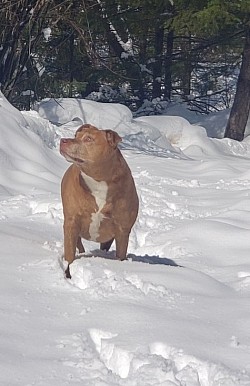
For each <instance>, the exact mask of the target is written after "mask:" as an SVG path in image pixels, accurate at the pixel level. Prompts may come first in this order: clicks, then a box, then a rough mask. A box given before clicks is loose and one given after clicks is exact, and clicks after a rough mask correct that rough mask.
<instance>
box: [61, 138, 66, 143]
mask: <svg viewBox="0 0 250 386" xmlns="http://www.w3.org/2000/svg"><path fill="white" fill-rule="evenodd" d="M60 142H61V143H67V142H68V140H67V138H61V141H60Z"/></svg>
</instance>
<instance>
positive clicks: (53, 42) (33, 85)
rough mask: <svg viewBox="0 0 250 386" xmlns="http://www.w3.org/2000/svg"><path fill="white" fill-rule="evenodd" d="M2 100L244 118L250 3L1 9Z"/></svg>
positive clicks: (74, 2) (234, 129)
mask: <svg viewBox="0 0 250 386" xmlns="http://www.w3.org/2000/svg"><path fill="white" fill-rule="evenodd" d="M0 84H1V91H2V92H3V94H4V95H5V96H6V97H7V98H8V100H9V101H10V102H11V103H12V104H13V105H15V106H16V107H18V108H19V109H26V110H29V109H30V108H32V107H33V106H34V104H35V103H36V102H38V101H40V100H42V99H44V98H60V97H70V98H71V97H74V98H89V99H92V100H96V101H101V102H118V103H122V104H125V105H127V106H128V107H129V108H130V109H131V110H132V111H134V112H136V113H137V114H140V111H143V114H144V115H145V111H146V114H161V112H162V111H163V110H164V109H165V108H166V107H167V106H168V104H169V103H172V102H176V101H178V102H179V101H183V102H185V103H187V104H188V105H189V108H190V109H192V110H195V111H197V112H199V113H203V114H208V113H210V112H212V111H219V110H223V109H226V108H231V114H230V117H229V121H228V124H227V128H226V131H225V136H227V137H230V138H233V139H236V140H242V139H243V138H244V131H245V126H246V122H247V119H248V116H249V111H250V1H249V0H230V1H227V0H1V8H0Z"/></svg>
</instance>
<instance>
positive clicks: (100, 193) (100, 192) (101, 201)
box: [81, 172, 108, 241]
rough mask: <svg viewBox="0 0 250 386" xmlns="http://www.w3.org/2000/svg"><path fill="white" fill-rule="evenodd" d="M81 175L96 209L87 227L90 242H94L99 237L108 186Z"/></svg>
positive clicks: (83, 174) (103, 182)
mask: <svg viewBox="0 0 250 386" xmlns="http://www.w3.org/2000/svg"><path fill="white" fill-rule="evenodd" d="M81 175H82V178H83V179H84V181H85V183H86V185H87V186H88V188H89V190H90V191H91V193H92V195H93V196H94V198H95V202H96V205H97V208H98V209H97V211H96V212H94V213H92V216H91V223H90V226H89V234H90V238H91V240H93V241H96V240H97V238H98V236H99V228H100V224H101V222H102V220H103V218H104V215H103V214H102V213H101V210H102V209H103V207H104V205H105V204H106V199H107V192H108V185H107V184H106V182H105V181H96V180H94V178H92V177H90V176H88V175H87V174H85V173H83V172H81Z"/></svg>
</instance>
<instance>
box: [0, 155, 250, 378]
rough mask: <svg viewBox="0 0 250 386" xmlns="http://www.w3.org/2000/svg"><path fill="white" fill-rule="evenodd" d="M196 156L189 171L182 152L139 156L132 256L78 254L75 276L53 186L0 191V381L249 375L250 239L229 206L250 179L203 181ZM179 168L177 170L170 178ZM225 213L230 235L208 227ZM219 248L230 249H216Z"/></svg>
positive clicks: (243, 220) (234, 204)
mask: <svg viewBox="0 0 250 386" xmlns="http://www.w3.org/2000/svg"><path fill="white" fill-rule="evenodd" d="M127 156H128V157H129V159H128V160H129V162H130V163H131V164H133V163H134V162H136V161H135V160H133V157H134V156H133V155H132V154H130V153H129V152H128V154H127ZM193 164H194V167H193V170H191V169H189V170H188V171H186V173H185V168H186V167H187V165H186V162H185V161H176V160H166V161H165V164H164V165H163V164H162V163H161V162H160V158H152V159H150V157H146V156H145V158H143V156H142V157H141V158H140V160H137V167H136V168H135V170H134V175H135V179H136V183H137V185H138V191H139V195H140V200H141V210H140V217H139V220H138V223H137V225H136V227H135V229H134V230H133V232H132V237H131V242H130V252H131V253H132V255H131V256H130V259H129V261H128V262H124V263H120V262H117V261H114V260H112V253H110V254H108V255H107V254H106V255H104V256H103V257H102V258H101V257H92V258H88V257H87V258H86V257H85V258H84V257H82V259H80V260H76V261H75V263H74V264H73V266H72V274H73V279H72V281H66V280H65V279H64V277H63V273H62V270H61V268H60V257H61V252H62V233H61V226H62V212H61V203H60V199H59V197H58V195H53V194H51V195H49V196H48V195H42V194H38V195H35V194H34V195H32V196H29V195H27V196H25V195H19V196H16V197H11V198H10V199H8V200H3V201H1V202H0V208H1V216H2V217H1V223H0V231H1V237H2V238H4V242H3V243H2V252H3V256H4V257H3V258H2V261H1V264H2V266H6V267H8V269H6V270H4V271H3V273H2V275H4V281H3V282H2V286H3V285H4V287H3V288H1V291H0V292H1V304H2V306H3V308H4V309H5V313H2V324H3V325H4V326H7V328H6V333H4V332H3V335H4V340H3V342H2V345H3V346H2V347H3V350H2V353H4V355H3V357H2V358H1V360H0V363H1V364H2V365H3V364H4V368H5V371H1V372H0V374H1V375H0V379H1V377H2V376H4V378H3V379H2V383H1V384H4V385H14V384H18V385H51V386H52V385H72V384H78V383H79V384H84V385H95V386H99V385H100V386H101V385H130V386H131V385H138V386H140V385H141V386H145V385H166V386H168V385H189V386H191V385H192V386H195V385H202V386H207V385H226V386H231V385H232V386H235V385H249V384H250V376H249V375H247V374H245V375H244V372H243V373H242V374H240V372H239V371H240V370H242V371H243V370H244V368H247V367H248V366H249V363H250V341H249V337H248V331H247V325H246V323H245V324H244V320H246V318H247V319H248V320H249V316H250V315H249V314H250V312H249V311H248V309H249V307H248V299H249V298H248V297H247V296H246V297H245V294H248V293H249V290H250V271H249V268H250V267H249V263H248V261H247V255H248V251H249V249H250V241H248V238H246V237H245V236H244V232H243V233H242V231H241V232H240V231H238V232H239V236H240V237H239V239H235V234H237V230H238V229H241V228H242V227H244V229H245V232H246V231H247V230H249V224H250V222H249V221H248V219H247V214H248V211H247V209H248V208H247V207H244V216H243V215H242V216H241V217H240V220H239V216H238V217H237V216H235V217H236V218H237V219H238V220H237V221H236V220H235V223H234V222H233V220H232V218H233V216H232V215H230V216H229V215H228V213H229V211H230V212H232V213H233V212H235V213H238V212H237V211H241V210H242V209H241V207H240V206H239V204H237V203H238V201H239V198H241V199H242V200H244V197H245V199H246V200H247V197H248V195H249V187H250V181H247V180H246V179H241V178H239V179H236V178H235V179H233V180H231V181H229V180H227V181H222V180H221V179H219V180H218V177H216V178H215V179H214V180H212V177H211V181H210V182H207V181H208V176H206V177H205V175H204V173H203V174H202V178H200V176H199V175H198V173H197V168H199V167H200V166H199V165H198V166H197V163H196V162H195V161H193ZM142 165H143V166H142ZM178 168H179V170H178ZM182 168H183V170H182ZM151 170H154V171H155V170H157V175H155V174H154V175H153V174H152V172H151ZM176 170H178V172H177V173H179V174H177V176H178V175H180V174H182V175H185V174H186V177H185V179H180V178H175V177H174V176H175V173H176ZM174 171H175V172H174ZM196 174H197V175H198V178H193V176H195V175H196ZM165 175H167V176H168V177H166V176H165ZM202 179H204V180H206V183H205V182H204V181H203V180H202ZM222 191H223V192H222ZM222 196H223V198H224V199H223V201H224V203H223V205H222V203H221V197H222ZM242 200H241V205H243V204H242V203H244V201H242ZM248 207H249V204H248ZM249 209H250V208H249ZM227 218H228V220H227ZM223 223H224V224H223ZM225 223H226V224H227V226H226V231H225ZM221 224H223V227H224V228H223V229H224V231H223V232H224V234H225V235H226V236H227V243H226V245H225V243H224V241H223V240H221V239H220V238H219V239H218V238H217V240H215V239H214V238H216V232H217V231H218V232H219V231H220V225H221ZM216 227H217V228H216ZM206 232H207V233H206ZM201 233H202V234H203V237H202V235H201ZM204 233H205V234H204ZM230 238H232V240H231V243H230V244H229V243H228V241H229V240H230ZM198 239H199V240H198ZM238 243H240V245H241V247H243V252H245V254H244V253H243V254H242V256H241V259H239V264H235V262H236V260H235V259H234V260H232V259H230V256H232V254H233V253H232V251H230V250H231V249H232V248H233V247H234V246H235V245H236V246H237V248H238V247H239V245H238ZM242 244H244V245H243V246H242ZM10 247H11V248H10ZM88 247H89V248H90V249H93V248H96V247H97V245H96V244H91V243H89V244H88ZM220 248H221V249H223V248H226V249H227V251H224V253H223V254H222V256H221V259H220V258H218V256H216V257H215V256H214V257H213V255H212V254H213V253H214V251H215V249H216V250H217V251H220ZM94 255H96V256H98V255H99V256H100V252H99V251H96V252H94ZM160 258H161V259H160ZM211 259H212V263H213V264H212V263H211ZM226 259H228V264H226V262H225V260H226ZM6 285H7V288H6ZM222 326H223V328H222ZM11 332H13V334H11ZM241 334H242V339H243V341H242V342H241V340H240V339H241V338H240V336H241ZM11 342H12V343H11ZM31 342H32V344H31ZM214 347H217V348H216V352H214ZM10 349H11V350H12V351H11V352H10V351H9V350H10ZM197 358H199V359H197ZM219 362H221V365H219V364H218V363H219ZM227 367H228V368H227ZM229 368H230V369H231V370H229Z"/></svg>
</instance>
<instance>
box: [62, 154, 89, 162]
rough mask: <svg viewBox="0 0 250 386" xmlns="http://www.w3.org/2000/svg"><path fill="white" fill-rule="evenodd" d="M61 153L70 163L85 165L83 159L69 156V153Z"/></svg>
mask: <svg viewBox="0 0 250 386" xmlns="http://www.w3.org/2000/svg"><path fill="white" fill-rule="evenodd" d="M61 153H62V155H63V156H64V158H65V159H66V160H67V161H68V162H73V163H76V164H83V163H84V160H83V159H81V158H77V157H72V156H71V155H68V154H67V153H64V152H61Z"/></svg>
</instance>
